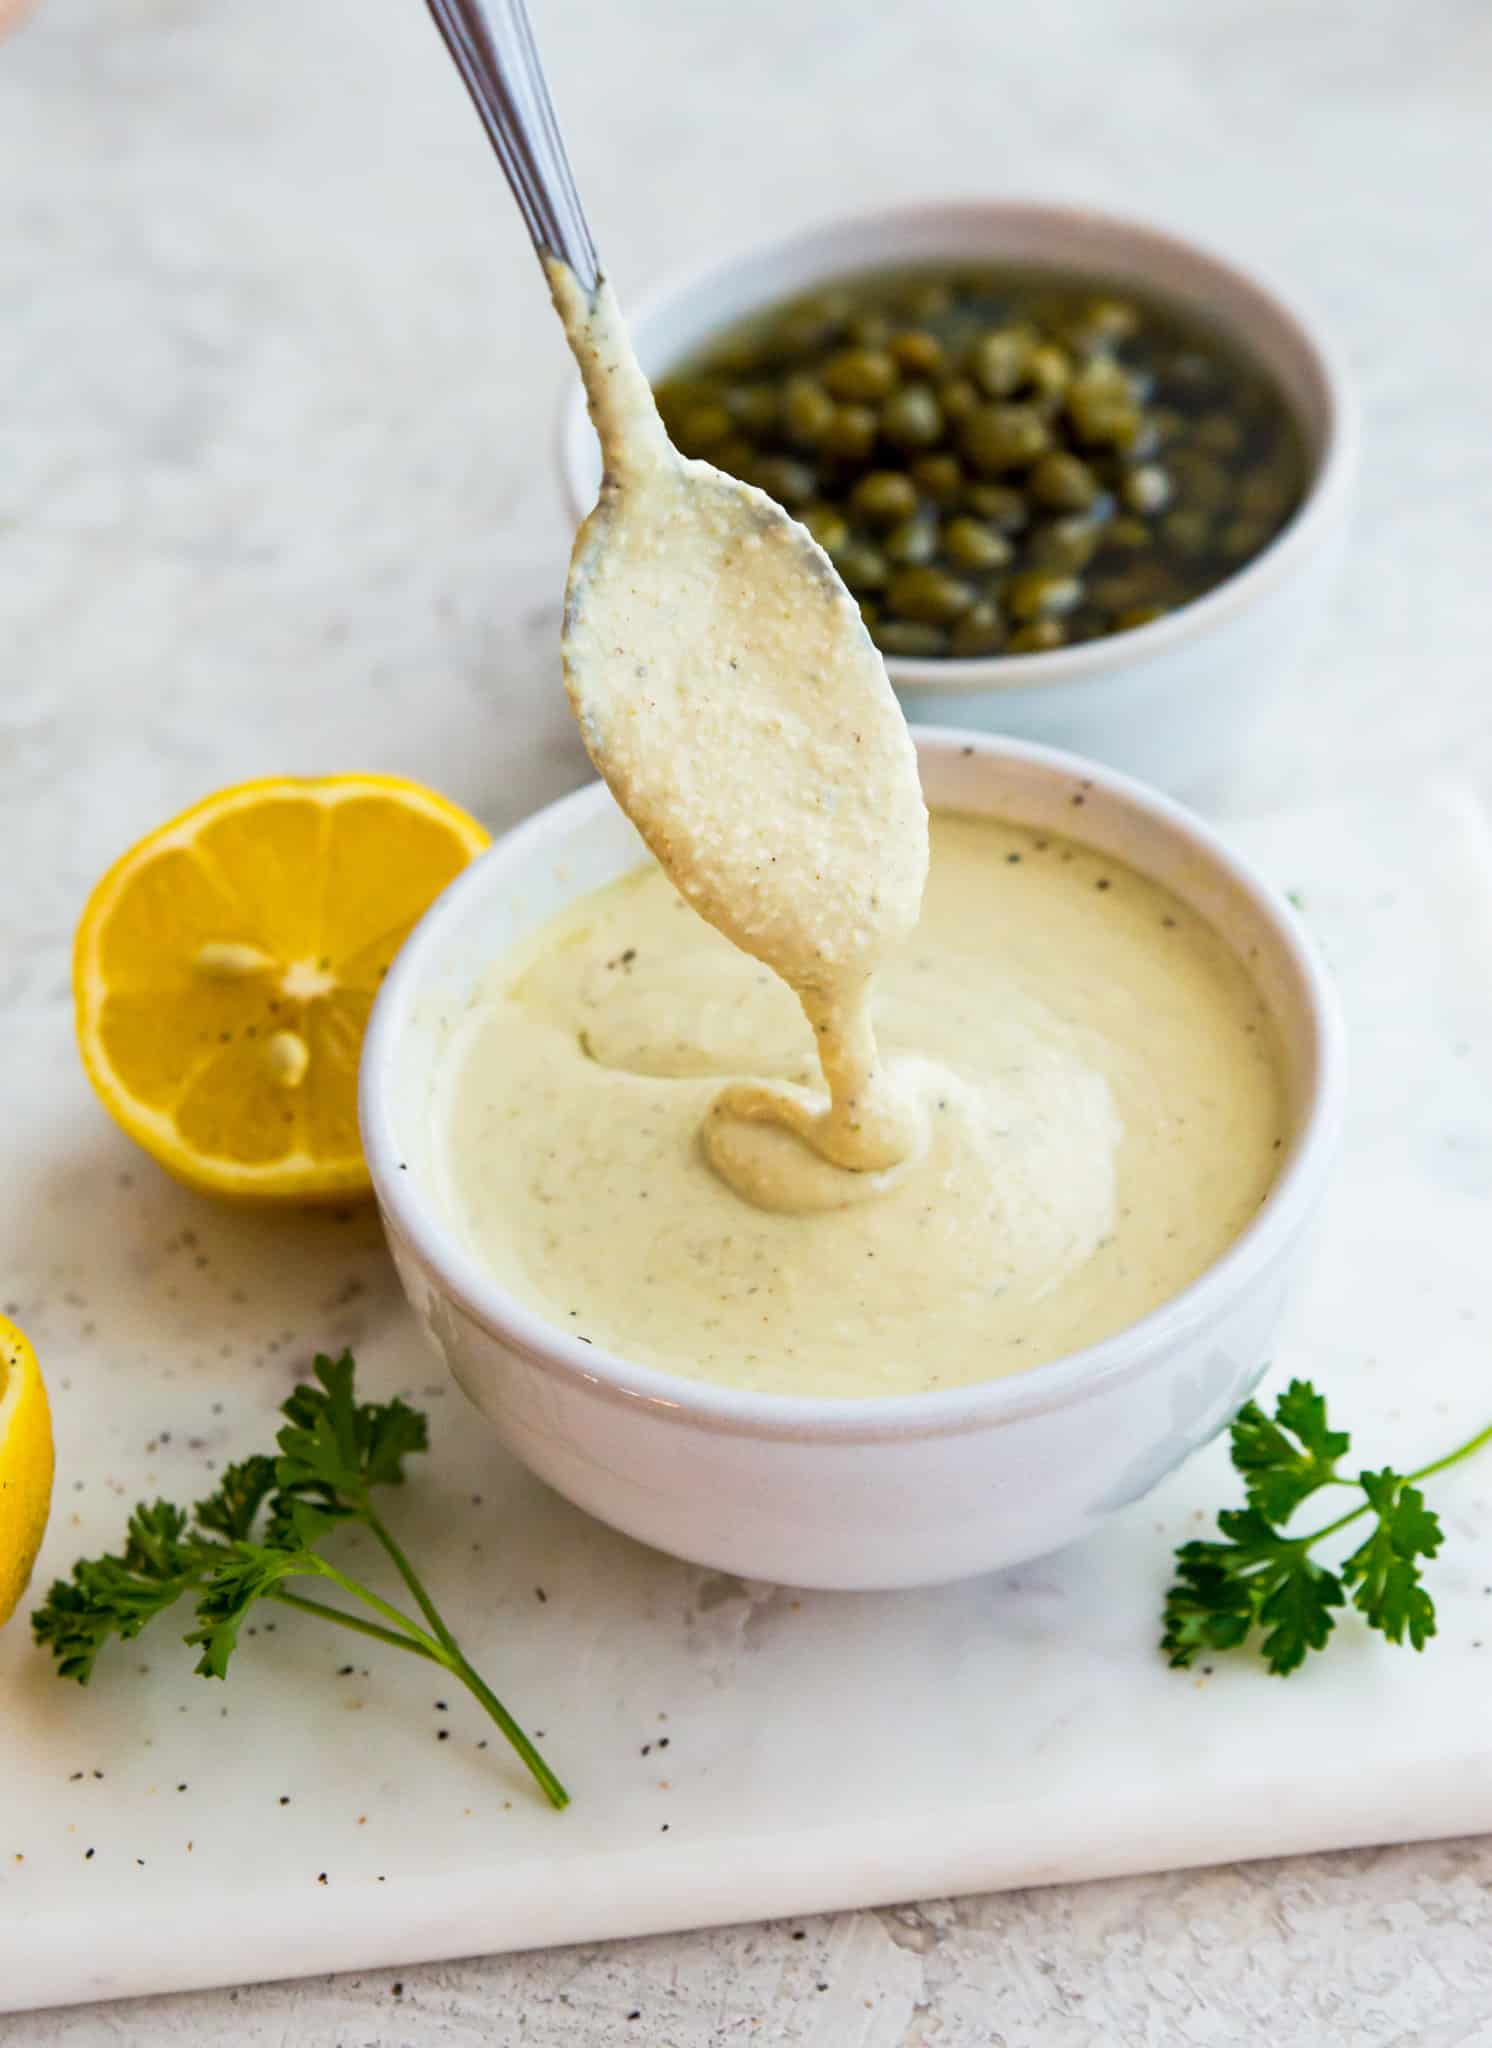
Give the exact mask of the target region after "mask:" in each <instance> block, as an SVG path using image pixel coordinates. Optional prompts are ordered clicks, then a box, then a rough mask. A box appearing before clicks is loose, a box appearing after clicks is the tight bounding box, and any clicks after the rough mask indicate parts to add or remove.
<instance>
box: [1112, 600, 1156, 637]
mask: <svg viewBox="0 0 1492 2048" xmlns="http://www.w3.org/2000/svg"><path fill="white" fill-rule="evenodd" d="M1165 615H1166V608H1165V606H1164V605H1163V604H1132V605H1129V606H1127V607H1126V608H1125V610H1123V611H1122V612H1120V613H1119V614H1118V616H1117V617H1116V618H1115V620H1114V625H1115V627H1116V628H1117V629H1118V631H1119V632H1121V633H1130V632H1133V630H1134V628H1135V627H1136V626H1148V625H1150V624H1151V622H1152V621H1153V620H1155V619H1163V618H1164V617H1165Z"/></svg>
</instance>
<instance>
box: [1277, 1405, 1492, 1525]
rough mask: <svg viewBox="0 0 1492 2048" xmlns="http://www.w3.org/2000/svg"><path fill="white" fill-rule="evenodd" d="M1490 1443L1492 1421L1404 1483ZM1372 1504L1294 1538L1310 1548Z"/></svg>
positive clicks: (1350, 1481)
mask: <svg viewBox="0 0 1492 2048" xmlns="http://www.w3.org/2000/svg"><path fill="white" fill-rule="evenodd" d="M1489 1443H1492V1422H1489V1423H1488V1424H1487V1427H1486V1428H1485V1429H1481V1430H1478V1431H1477V1433H1476V1435H1475V1436H1472V1437H1468V1438H1467V1439H1466V1441H1465V1443H1464V1444H1458V1445H1457V1446H1456V1448H1455V1450H1453V1451H1447V1452H1446V1454H1445V1456H1444V1457H1443V1458H1436V1459H1435V1460H1434V1461H1433V1462H1432V1463H1431V1464H1428V1465H1421V1466H1420V1468H1419V1470H1418V1471H1417V1472H1406V1473H1405V1475H1404V1481H1403V1483H1404V1485H1405V1486H1414V1485H1416V1484H1417V1483H1418V1481H1420V1480H1421V1479H1428V1478H1430V1476H1431V1475H1432V1473H1435V1472H1444V1471H1445V1470H1446V1468H1447V1467H1448V1466H1451V1465H1459V1464H1460V1462H1461V1460H1462V1459H1463V1458H1470V1457H1472V1456H1474V1455H1475V1453H1476V1452H1477V1451H1479V1450H1481V1448H1482V1446H1483V1445H1484V1444H1489ZM1336 1483H1337V1484H1339V1485H1344V1486H1355V1485H1356V1484H1357V1481H1356V1480H1353V1479H1347V1480H1340V1481H1337V1482H1336ZM1370 1505H1371V1504H1370V1503H1369V1502H1367V1501H1364V1502H1363V1504H1362V1506H1361V1507H1358V1508H1353V1509H1352V1511H1351V1512H1350V1513H1349V1514H1345V1515H1338V1517H1337V1519H1336V1520H1335V1521H1334V1522H1328V1523H1326V1525H1325V1526H1324V1527H1323V1528H1320V1529H1317V1530H1315V1531H1313V1532H1312V1534H1311V1535H1309V1536H1300V1537H1297V1538H1295V1539H1294V1540H1295V1541H1296V1542H1297V1543H1298V1544H1299V1546H1300V1548H1301V1549H1302V1550H1310V1549H1311V1548H1312V1547H1313V1546H1314V1545H1315V1544H1317V1543H1319V1542H1320V1541H1321V1539H1322V1537H1323V1536H1335V1535H1336V1533H1337V1531H1338V1529H1345V1528H1346V1526H1347V1524H1348V1523H1349V1522H1355V1521H1357V1520H1358V1519H1359V1518H1360V1517H1361V1516H1363V1515H1365V1514H1367V1513H1368V1512H1369V1509H1370Z"/></svg>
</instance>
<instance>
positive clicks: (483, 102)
mask: <svg viewBox="0 0 1492 2048" xmlns="http://www.w3.org/2000/svg"><path fill="white" fill-rule="evenodd" d="M427 5H428V6H429V9H430V12H431V14H432V15H433V16H434V17H435V25H436V27H437V28H438V29H439V30H440V33H441V35H442V36H443V37H444V38H445V43H446V47H447V49H448V50H449V51H450V53H451V57H452V59H453V60H454V62H455V65H456V69H457V70H458V71H459V72H460V73H461V76H462V78H463V80H464V81H465V84H466V89H467V91H468V92H469V93H470V94H471V97H472V101H473V104H474V105H475V107H476V110H477V112H478V113H479V114H480V115H481V117H482V125H483V127H484V128H485V129H486V130H487V136H488V140H489V141H490V142H491V144H492V147H493V148H494V149H495V150H496V152H497V156H498V161H499V162H500V163H501V165H502V167H503V169H504V171H505V172H506V173H507V178H508V183H509V184H510V185H511V186H512V188H513V197H514V198H515V199H516V200H517V201H518V211H519V212H520V213H521V214H522V215H523V218H524V222H525V224H526V226H527V228H528V231H529V234H530V236H531V237H532V239H533V244H534V248H535V249H536V250H537V251H538V254H539V258H540V260H541V261H542V260H543V259H544V258H545V257H546V256H558V257H559V258H560V259H561V261H562V262H564V263H567V264H568V265H569V267H570V269H571V270H573V271H574V273H575V276H576V277H577V278H578V280H579V281H580V284H581V286H582V287H583V289H584V290H585V291H586V293H587V294H589V293H591V292H593V291H594V290H595V288H596V283H597V280H598V279H599V277H600V274H601V266H600V263H599V261H598V259H597V256H596V245H595V243H594V241H593V240H592V239H591V231H590V227H589V225H588V223H587V221H586V217H585V209H584V207H583V206H582V205H581V203H580V194H579V193H578V192H577V191H576V189H575V177H574V173H573V172H572V171H571V169H570V160H569V158H568V157H567V156H566V155H565V145H564V141H563V138H562V137H561V135H560V128H559V121H558V119H557V118H556V116H555V111H554V102H553V101H552V100H551V99H550V97H549V82H548V80H547V79H546V78H545V76H544V66H543V64H542V63H541V62H540V60H539V52H538V48H537V46H536V45H535V43H534V32H533V29H532V27H531V25H530V23H529V18H528V9H527V7H526V6H525V5H524V0H427Z"/></svg>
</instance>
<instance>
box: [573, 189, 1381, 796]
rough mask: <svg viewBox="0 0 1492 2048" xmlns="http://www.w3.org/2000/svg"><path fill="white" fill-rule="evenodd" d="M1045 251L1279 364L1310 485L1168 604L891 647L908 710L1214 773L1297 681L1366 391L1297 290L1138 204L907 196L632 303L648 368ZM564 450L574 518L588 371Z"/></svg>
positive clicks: (1199, 774) (584, 485)
mask: <svg viewBox="0 0 1492 2048" xmlns="http://www.w3.org/2000/svg"><path fill="white" fill-rule="evenodd" d="M945 259H946V260H952V261H958V262H970V261H981V260H984V261H1010V262H1022V263H1039V264H1046V265H1050V266H1052V267H1054V268H1061V269H1073V270H1078V271H1086V272H1090V273H1092V274H1093V275H1095V276H1102V277H1105V278H1111V279H1114V280H1115V281H1118V282H1124V283H1129V284H1132V285H1134V286H1136V287H1141V286H1145V287H1149V288H1150V289H1151V290H1153V291H1155V292H1157V293H1159V294H1161V295H1163V296H1164V297H1166V298H1167V299H1169V300H1171V301H1173V302H1174V303H1176V304H1178V305H1182V306H1185V307H1188V308H1190V309H1192V310H1194V311H1195V312H1197V313H1198V314H1200V315H1201V316H1203V317H1204V318H1205V319H1207V320H1209V321H1211V322H1212V323H1213V324H1214V325H1215V326H1217V327H1218V328H1219V329H1221V330H1222V331H1223V332H1225V333H1226V334H1227V335H1229V336H1230V337H1231V338H1232V339H1233V340H1234V341H1235V342H1237V343H1238V344H1239V345H1240V346H1241V347H1242V348H1243V349H1244V350H1245V351H1246V352H1247V353H1248V354H1249V355H1251V356H1252V357H1254V358H1255V359H1256V360H1257V361H1259V362H1261V363H1262V364H1264V366H1265V367H1266V368H1267V369H1269V370H1271V371H1273V373H1274V375H1275V377H1276V378H1277V379H1278V381H1279V383H1280V385H1281V387H1282V389H1283V390H1284V392H1285V394H1286V397H1287V399H1288V400H1289V402H1290V404H1291V405H1292V407H1293V409H1294V411H1295V413H1296V416H1297V418H1298V421H1299V423H1300V427H1301V430H1302V432H1303V434H1304V436H1305V441H1306V447H1307V451H1308V454H1309V458H1310V463H1311V482H1310V484H1309V487H1308V489H1307V492H1306V496H1305V499H1304V501H1303V503H1302V504H1301V506H1300V509H1299V510H1298V511H1297V512H1296V514H1295V516H1294V517H1293V518H1292V519H1291V520H1290V522H1289V523H1288V525H1287V526H1286V527H1285V528H1284V529H1283V531H1282V532H1281V533H1280V534H1279V535H1278V536H1277V538H1276V539H1275V540H1274V541H1272V542H1271V544H1270V545H1269V546H1268V547H1267V548H1265V549H1264V551H1263V552H1262V553H1261V554H1260V555H1258V556H1256V557H1255V559H1254V560H1253V561H1252V562H1249V563H1247V564H1246V565H1245V566H1244V567H1243V568H1242V569H1240V570H1239V571H1238V573H1237V574H1236V575H1234V576H1230V577H1229V578H1228V579H1227V581H1226V582H1224V583H1222V584H1220V585H1219V586H1218V587H1217V588H1216V589H1215V590H1213V591H1211V592H1210V593H1209V594H1208V595H1207V596H1205V597H1201V598H1198V599H1197V600H1196V601H1195V602H1194V603H1192V604H1189V605H1186V606H1185V607H1183V608H1182V609H1181V610H1179V611H1177V612H1175V613H1173V614H1172V615H1171V616H1170V617H1168V618H1164V619H1160V620H1157V621H1156V622H1155V623H1154V624H1152V625H1149V626H1142V627H1139V628H1137V629H1136V630H1134V631H1132V632H1128V633H1121V634H1118V635H1115V636H1114V637H1112V638H1110V639H1106V640H1094V641H1088V642H1086V643H1084V644H1083V645H1081V646H1078V647H1072V648H1064V649H1058V650H1057V651H1056V652H1054V653H1051V654H1018V655H998V656H992V657H989V658H987V659H984V660H980V661H927V660H915V661H914V660H908V659H906V658H905V657H898V656H893V657H889V658H888V659H887V662H886V668H887V672H888V673H889V675H890V677H891V680H892V683H893V684H894V685H895V687H896V690H897V691H898V693H899V694H900V696H901V698H902V701H903V704H904V706H905V708H906V712H907V716H908V717H909V718H913V719H921V720H932V721H934V722H936V723H948V724H952V725H960V726H971V725H972V726H977V727H980V728H981V729H983V730H986V731H993V732H1004V733H1012V734H1015V735H1017V736H1018V737H1022V738H1026V739H1038V740H1045V741H1048V742H1050V743H1051V744H1052V745H1055V746H1063V747H1072V748H1074V749H1076V750H1077V751H1080V752H1083V753H1088V754H1093V755H1096V756H1097V757H1098V758H1099V759H1100V760H1103V761H1106V762H1109V763H1110V764H1111V765H1113V766H1115V767H1119V768H1123V769H1126V770H1127V771H1128V772H1129V773H1131V774H1135V775H1144V776H1147V777H1149V778H1150V779H1151V780H1153V781H1156V782H1159V783H1161V784H1162V785H1163V786H1165V787H1167V788H1170V789H1176V790H1184V791H1190V792H1201V791H1205V790H1208V789H1209V788H1210V787H1211V786H1212V785H1213V783H1214V782H1215V780H1216V778H1217V777H1218V775H1219V773H1220V771H1222V770H1223V769H1224V768H1225V766H1226V764H1227V761H1228V758H1229V753H1230V749H1231V746H1232V742H1233V738H1234V735H1235V734H1236V733H1237V731H1238V729H1239V728H1240V726H1241V725H1242V724H1244V723H1245V722H1246V721H1247V720H1248V719H1249V717H1250V716H1252V715H1253V714H1254V713H1255V712H1256V711H1257V709H1258V707H1259V704H1260V701H1261V698H1262V697H1263V695H1264V693H1265V692H1266V691H1277V690H1279V689H1280V688H1281V687H1282V686H1284V685H1285V684H1287V683H1288V682H1289V681H1290V679H1291V677H1292V674H1293V673H1294V671H1295V669H1296V667H1297V665H1298V663H1299V661H1300V659H1301V656H1302V654H1303V652H1304V650H1305V648H1306V647H1307V645H1308V642H1309V639H1310V635H1311V631H1312V629H1313V627H1314V626H1315V624H1316V622H1317V620H1318V618H1319V616H1320V613H1321V611H1322V609H1323V606H1324V603H1325V600H1326V597H1327V595H1328V593H1329V590H1330V587H1331V583H1332V579H1333V576H1334V574H1335V571H1336V569H1337V566H1338V563H1339V561H1340V557H1341V552H1342V543H1343V540H1344V537H1345V529H1346V515H1347V506H1348V498H1349V495H1350V485H1351V479H1352V475H1353V472H1354V469H1355V461H1356V458H1355V447H1356V428H1355V415H1354V410H1353V407H1352V404H1351V401H1350V398H1349V395H1348V392H1347V389H1346V386H1345V383H1344V380H1343V376H1342V373H1341V371H1340V370H1339V369H1337V368H1336V367H1335V365H1334V363H1333V360H1332V357H1331V354H1330V351H1329V350H1328V349H1327V347H1326V345H1325V344H1324V343H1323V341H1322V340H1321V338H1320V336H1319V334H1317V333H1316V332H1314V331H1313V329H1312V327H1311V326H1310V325H1308V324H1307V322H1306V321H1305V320H1304V319H1303V318H1302V317H1301V315H1300V314H1298V313H1297V312H1295V311H1294V310H1292V308H1291V307H1290V306H1289V305H1288V304H1287V302H1286V301H1285V300H1284V299H1283V298H1282V297H1281V296H1280V295H1279V293H1278V292H1276V291H1274V290H1273V289H1272V288H1271V287H1269V286H1267V285H1265V284H1263V283H1261V282H1260V281H1259V279H1258V278H1256V277H1253V276H1250V275H1248V274H1247V273H1245V272H1244V271H1242V270H1239V269H1237V268H1235V267H1234V266H1233V265H1232V264H1230V263H1227V262H1225V261H1224V260H1223V259H1222V258H1220V257H1218V256H1214V255H1211V254H1209V253H1208V252H1207V251H1206V250H1205V249H1202V248H1199V247H1198V246H1197V245H1196V244H1195V243H1192V242H1188V241H1182V240H1179V239H1178V238H1177V237H1176V236H1174V235H1170V234H1166V233H1164V232H1162V231H1161V230H1159V229H1157V228H1152V227H1146V226H1144V225H1142V224H1141V223H1139V222H1136V221H1128V220H1119V219H1113V218H1110V217H1109V216H1107V215H1105V214H1099V213H1092V212H1088V211H1086V210H1082V209H1077V208H1072V207H1061V206H1044V205H1039V204H1036V203H1033V202H1030V201H1026V200H1014V199H988V200H964V201H956V202H951V203H948V204H942V205H923V206H909V207H904V208H900V209H889V210H887V211H884V212H879V213H870V214H864V215H860V216H858V217H856V218H853V219H848V220H840V221H835V222H832V223H830V224H828V225H826V226H819V227H814V228H808V229H805V230H803V231H801V232H799V233H796V234H793V235H790V236H787V237H786V238H784V239H783V240H781V241H777V242H772V243H768V244H766V245H765V246H762V247H758V248H756V249H753V250H751V251H749V252H748V253H745V254H742V255H738V256H736V257H733V258H730V259H727V260H724V261H721V262H718V263H715V264H712V265H710V267H709V268H708V269H705V270H701V271H697V272H694V273H693V274H692V275H690V276H688V277H684V278H681V279H679V280H678V281H677V282H675V283H673V284H671V285H668V286H666V287H664V288H663V289H661V290H659V291H656V292H654V293H651V294H649V295H647V296H645V297H643V298H641V299H639V300H638V302H637V303H636V304H635V305H632V304H629V306H628V309H627V310H628V324H629V326H630V327H631V330H632V337H633V340H634V342H635V344H636V347H637V353H638V356H639V358H640V360H641V362H642V366H643V368H644V370H646V371H647V373H648V375H649V376H650V377H653V378H657V377H659V376H661V375H662V374H663V373H664V372H665V371H667V370H669V369H671V368H673V367H674V366H675V365H676V364H678V363H679V362H681V361H682V360H684V359H685V358H686V357H688V356H690V355H692V354H693V353H694V351H695V350H696V349H698V348H699V347H700V346H701V345H702V344H703V343H704V342H705V341H707V340H708V339H709V338H710V337H711V336H712V335H714V334H716V333H717V332H718V331H719V330H720V329H721V328H723V327H726V326H729V325H730V324H731V323H732V322H733V321H735V320H738V319H739V318H741V316H742V315H744V314H747V313H750V312H753V311H756V310H759V309H760V308H762V307H765V306H768V305H771V304H773V303H774V302H775V301H777V300H779V299H782V298H785V297H787V296H789V295H791V294H792V293H794V292H798V291H804V290H807V289H808V288H810V287H811V286H813V285H815V284H820V283H823V282H824V281H826V280H827V279H830V278H834V277H844V276H851V275H853V274H855V273H856V272H861V271H866V270H874V269H877V268H880V267H883V266H895V265H898V264H911V263H936V262H940V261H943V260H945ZM560 467H561V471H562V474H563V478H564V484H565V490H566V495H567V497H568V499H569V503H570V508H571V510H572V512H573V513H574V516H575V518H576V519H577V521H578V520H579V519H581V518H582V517H583V516H584V515H585V513H586V512H588V511H589V510H590V508H591V506H592V504H594V502H595V498H596V491H597V487H598V484H599V482H600V474H601V470H600V458H599V455H598V452H597V448H596V442H595V436H594V435H593V434H592V432H591V428H590V422H589V421H588V419H587V418H586V413H585V403H584V398H583V395H582V393H581V390H580V385H579V382H578V380H575V381H573V382H572V383H570V384H569V385H568V386H567V388H566V392H565V398H564V402H563V406H562V411H561V418H560Z"/></svg>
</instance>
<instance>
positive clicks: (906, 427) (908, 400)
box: [881, 384, 943, 448]
mask: <svg viewBox="0 0 1492 2048" xmlns="http://www.w3.org/2000/svg"><path fill="white" fill-rule="evenodd" d="M881 432H882V433H883V434H884V435H885V436H886V439H887V440H888V441H894V442H895V443H896V445H897V447H898V448H931V447H932V446H933V445H934V443H935V442H938V441H941V440H942V438H943V409H942V407H941V406H940V405H939V404H938V401H937V399H936V398H934V396H933V394H932V393H931V392H930V391H929V390H928V388H927V386H926V385H925V384H909V385H907V387H906V388H905V390H902V391H897V392H894V393H893V394H892V396H891V397H890V398H888V399H887V400H886V403H885V405H884V406H883V407H882V408H881Z"/></svg>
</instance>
